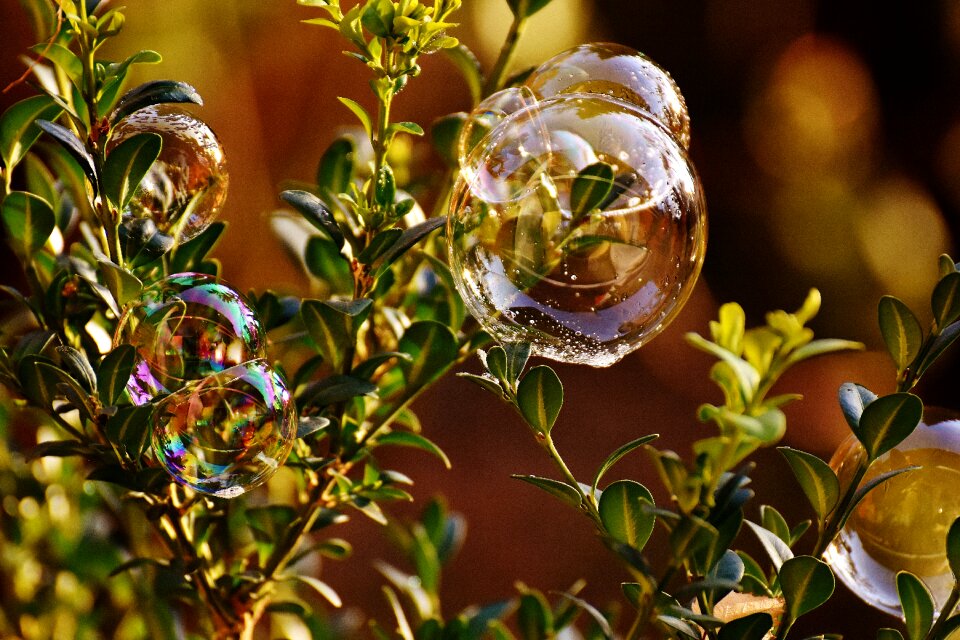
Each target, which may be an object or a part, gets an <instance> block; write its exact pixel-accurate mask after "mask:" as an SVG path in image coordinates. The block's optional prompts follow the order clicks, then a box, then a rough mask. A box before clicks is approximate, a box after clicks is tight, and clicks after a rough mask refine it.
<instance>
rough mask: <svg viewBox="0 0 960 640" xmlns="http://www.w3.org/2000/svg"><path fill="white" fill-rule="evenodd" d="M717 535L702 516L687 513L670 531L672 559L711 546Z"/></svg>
mask: <svg viewBox="0 0 960 640" xmlns="http://www.w3.org/2000/svg"><path fill="white" fill-rule="evenodd" d="M601 499H603V496H601ZM718 536H719V532H718V531H717V528H716V527H714V526H713V525H712V524H710V523H709V522H707V521H706V520H704V519H703V518H699V517H697V516H694V515H687V516H686V517H685V518H683V519H681V520H680V522H679V523H678V524H677V525H676V526H675V527H674V529H673V531H671V532H670V549H671V550H672V552H673V557H674V560H676V561H679V562H682V561H685V560H687V559H689V558H691V557H692V556H694V555H695V554H697V553H699V552H700V551H702V550H704V549H709V548H711V547H712V546H713V543H714V541H715V540H716V539H717V537H718Z"/></svg>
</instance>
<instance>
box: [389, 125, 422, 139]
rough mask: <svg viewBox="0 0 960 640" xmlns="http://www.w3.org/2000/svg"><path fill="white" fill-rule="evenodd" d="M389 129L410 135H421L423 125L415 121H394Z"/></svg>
mask: <svg viewBox="0 0 960 640" xmlns="http://www.w3.org/2000/svg"><path fill="white" fill-rule="evenodd" d="M390 130H391V131H395V132H398V133H409V134H410V135H412V136H422V135H423V127H421V126H420V125H418V124H417V123H416V122H394V123H393V124H391V125H390Z"/></svg>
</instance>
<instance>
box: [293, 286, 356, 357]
mask: <svg viewBox="0 0 960 640" xmlns="http://www.w3.org/2000/svg"><path fill="white" fill-rule="evenodd" d="M371 305H372V301H371V300H369V299H367V298H364V299H361V300H353V301H350V302H341V301H336V300H324V301H320V300H304V301H303V303H302V304H301V305H300V316H301V318H303V324H304V326H305V327H306V328H307V332H308V333H309V334H310V338H311V339H312V340H313V342H314V344H316V346H317V349H318V350H319V351H320V353H321V354H322V355H323V357H324V358H325V359H326V360H327V362H329V363H330V364H331V366H333V367H334V368H335V369H340V367H341V365H342V364H343V358H344V356H345V354H346V353H347V348H348V346H349V345H351V344H353V342H354V340H355V339H356V335H357V331H358V330H359V328H360V326H361V325H362V324H363V323H364V322H365V321H366V318H367V316H368V315H369V313H370V307H371Z"/></svg>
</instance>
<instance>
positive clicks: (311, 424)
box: [297, 416, 330, 439]
mask: <svg viewBox="0 0 960 640" xmlns="http://www.w3.org/2000/svg"><path fill="white" fill-rule="evenodd" d="M329 426H330V420H329V419H328V418H324V417H321V416H300V420H299V421H298V422H297V438H298V439H299V438H306V437H307V436H309V435H313V434H314V433H317V432H318V431H323V430H324V429H326V428H327V427H329Z"/></svg>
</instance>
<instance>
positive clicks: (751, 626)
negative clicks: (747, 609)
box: [717, 613, 773, 640]
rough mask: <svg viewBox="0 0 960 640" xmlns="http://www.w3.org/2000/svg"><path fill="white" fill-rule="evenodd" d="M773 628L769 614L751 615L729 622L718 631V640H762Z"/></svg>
mask: <svg viewBox="0 0 960 640" xmlns="http://www.w3.org/2000/svg"><path fill="white" fill-rule="evenodd" d="M772 628H773V618H772V617H771V616H770V614H769V613H752V614H750V615H749V616H744V617H743V618H737V619H736V620H731V621H730V622H728V623H727V624H725V625H723V628H721V629H720V634H719V635H718V636H717V639H718V640H763V639H764V638H766V637H767V632H768V631H770V629H772Z"/></svg>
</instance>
